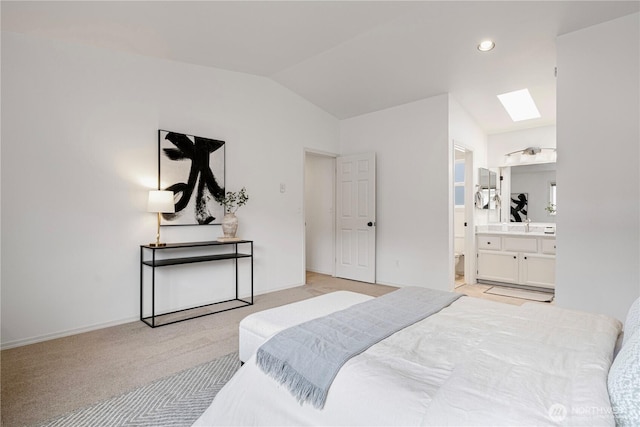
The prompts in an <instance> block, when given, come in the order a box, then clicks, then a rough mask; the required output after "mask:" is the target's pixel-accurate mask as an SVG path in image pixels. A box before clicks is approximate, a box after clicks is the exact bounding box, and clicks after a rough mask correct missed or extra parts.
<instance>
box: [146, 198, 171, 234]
mask: <svg viewBox="0 0 640 427" xmlns="http://www.w3.org/2000/svg"><path fill="white" fill-rule="evenodd" d="M147 211H148V212H155V213H157V214H158V232H157V234H156V241H155V242H153V243H150V244H149V246H154V247H159V246H166V245H167V244H166V243H160V214H163V213H174V212H175V211H176V205H175V203H174V201H173V191H161V190H152V191H149V202H148V203H147Z"/></svg>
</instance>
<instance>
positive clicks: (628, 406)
mask: <svg viewBox="0 0 640 427" xmlns="http://www.w3.org/2000/svg"><path fill="white" fill-rule="evenodd" d="M607 387H608V389H609V400H610V401H611V407H612V408H613V414H614V416H615V419H616V426H617V427H623V426H640V331H638V330H636V331H635V332H634V333H633V335H631V336H630V337H629V336H628V339H627V340H626V343H625V344H624V346H623V347H622V349H621V350H620V352H619V353H618V355H617V356H616V358H615V359H614V361H613V364H612V365H611V369H609V377H608V379H607Z"/></svg>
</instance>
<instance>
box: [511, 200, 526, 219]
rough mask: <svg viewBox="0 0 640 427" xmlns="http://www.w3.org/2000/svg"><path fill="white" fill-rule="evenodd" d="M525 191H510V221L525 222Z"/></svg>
mask: <svg viewBox="0 0 640 427" xmlns="http://www.w3.org/2000/svg"><path fill="white" fill-rule="evenodd" d="M528 205H529V195H528V194H527V193H511V222H525V221H526V220H527V210H528V208H529V206H528Z"/></svg>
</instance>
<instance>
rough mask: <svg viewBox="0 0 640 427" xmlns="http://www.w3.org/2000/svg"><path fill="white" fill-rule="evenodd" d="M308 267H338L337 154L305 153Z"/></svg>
mask: <svg viewBox="0 0 640 427" xmlns="http://www.w3.org/2000/svg"><path fill="white" fill-rule="evenodd" d="M304 174H305V226H306V228H305V229H306V239H305V245H306V269H307V270H308V271H313V272H316V273H322V274H329V275H333V274H334V271H335V268H334V265H335V261H334V260H335V257H334V253H335V250H334V246H335V243H334V242H335V239H334V235H335V228H334V224H335V206H334V205H335V191H334V189H335V176H336V160H335V157H329V156H324V155H317V154H312V153H309V154H307V155H306V156H305V170H304Z"/></svg>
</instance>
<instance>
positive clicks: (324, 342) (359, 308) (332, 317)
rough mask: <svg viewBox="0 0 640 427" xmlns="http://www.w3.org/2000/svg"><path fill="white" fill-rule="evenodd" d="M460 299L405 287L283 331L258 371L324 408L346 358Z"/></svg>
mask: <svg viewBox="0 0 640 427" xmlns="http://www.w3.org/2000/svg"><path fill="white" fill-rule="evenodd" d="M460 296H461V295H460V294H455V293H452V292H444V291H436V290H433V289H426V288H418V287H407V288H401V289H399V290H397V291H394V292H391V293H388V294H386V295H383V296H381V297H378V298H375V299H372V300H369V301H365V302H363V303H360V304H356V305H353V306H351V307H348V308H346V309H344V310H340V311H337V312H335V313H332V314H329V315H327V316H324V317H320V318H317V319H313V320H310V321H308V322H305V323H301V324H300V325H297V326H293V327H291V328H288V329H285V330H283V331H281V332H279V333H278V334H276V335H274V336H273V337H272V338H271V339H270V340H268V341H267V342H266V343H264V344H263V345H262V346H261V347H260V348H259V349H258V353H257V356H256V357H257V363H258V366H259V367H260V368H261V369H262V370H263V371H264V372H266V373H267V374H269V375H270V376H272V377H273V378H275V379H276V380H277V381H279V382H280V383H281V384H283V385H284V386H285V387H287V388H288V389H289V391H290V392H291V394H293V395H294V396H295V397H296V398H297V399H298V401H299V402H300V403H301V404H302V403H303V402H309V403H311V404H312V405H313V406H315V407H316V408H318V409H322V407H324V403H325V400H326V398H327V393H328V392H329V387H330V386H331V383H332V382H333V379H334V378H335V376H336V375H337V374H338V371H339V370H340V368H341V367H342V365H344V364H345V363H346V362H347V361H348V360H349V359H350V358H352V357H354V356H357V355H358V354H360V353H362V352H364V351H365V350H366V349H368V348H369V347H371V346H372V345H374V344H376V343H378V342H380V341H382V340H383V339H385V338H387V337H389V336H391V335H393V334H394V333H396V332H398V331H399V330H401V329H404V328H406V327H407V326H410V325H412V324H414V323H416V322H418V321H420V320H422V319H424V318H426V317H428V316H430V315H432V314H433V313H436V312H438V311H440V310H441V309H443V308H444V307H447V306H448V305H449V304H451V303H452V302H453V301H455V300H456V299H458V298H460Z"/></svg>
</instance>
